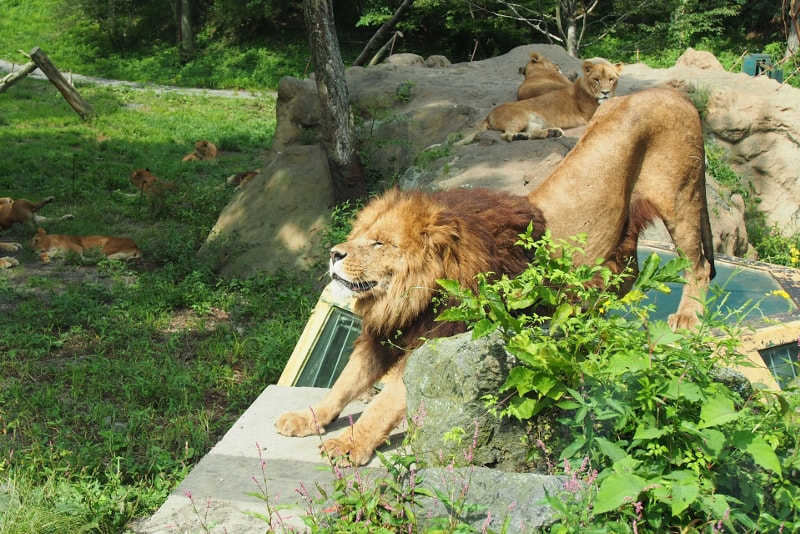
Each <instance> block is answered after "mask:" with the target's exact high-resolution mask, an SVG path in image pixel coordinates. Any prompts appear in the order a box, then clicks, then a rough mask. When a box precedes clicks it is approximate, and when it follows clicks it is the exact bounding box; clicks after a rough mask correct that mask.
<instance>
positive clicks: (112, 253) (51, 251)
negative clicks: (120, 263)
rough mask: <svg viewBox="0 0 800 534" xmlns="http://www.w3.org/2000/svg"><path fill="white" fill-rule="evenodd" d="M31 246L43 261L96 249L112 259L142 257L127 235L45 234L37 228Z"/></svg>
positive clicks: (81, 254) (80, 254)
mask: <svg viewBox="0 0 800 534" xmlns="http://www.w3.org/2000/svg"><path fill="white" fill-rule="evenodd" d="M31 248H33V251H34V252H36V253H38V254H39V257H40V258H41V259H42V261H43V262H44V263H49V262H50V260H51V259H53V258H55V257H65V256H66V255H67V254H69V253H70V252H72V253H74V254H77V255H79V256H81V257H83V254H84V253H85V252H88V251H90V250H98V251H100V252H101V253H102V254H104V255H105V256H107V257H108V258H109V259H112V260H133V259H138V258H141V257H142V251H141V250H139V247H137V246H136V244H135V243H134V242H133V239H131V238H129V237H109V236H105V235H88V236H78V235H67V234H49V235H48V234H47V233H46V232H45V231H44V228H39V230H37V232H36V235H35V236H33V239H32V240H31Z"/></svg>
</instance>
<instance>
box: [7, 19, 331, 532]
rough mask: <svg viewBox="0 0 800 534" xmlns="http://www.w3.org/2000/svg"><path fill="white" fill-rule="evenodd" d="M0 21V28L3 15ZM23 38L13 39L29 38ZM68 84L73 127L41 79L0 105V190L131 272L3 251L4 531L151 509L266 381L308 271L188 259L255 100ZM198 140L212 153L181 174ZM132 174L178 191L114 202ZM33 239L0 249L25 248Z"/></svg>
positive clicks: (285, 345)
mask: <svg viewBox="0 0 800 534" xmlns="http://www.w3.org/2000/svg"><path fill="white" fill-rule="evenodd" d="M34 5H35V4H34ZM18 7H20V11H18V12H17V14H20V13H23V14H24V13H25V12H26V9H25V8H24V6H23V5H22V4H20V6H18ZM29 14H36V13H35V10H31V13H29ZM23 18H24V17H23ZM10 20H11V21H12V22H13V21H14V20H17V21H19V19H14V18H13V17H12V19H10ZM25 20H26V21H27V22H28V23H31V24H33V23H34V22H36V21H37V20H38V19H37V18H35V17H34V18H31V19H25ZM0 21H3V22H0V25H3V26H4V27H3V28H2V29H0V34H4V30H5V25H6V24H7V23H8V21H9V19H4V17H2V16H0ZM29 39H30V40H29V41H26V40H25V39H21V38H20V39H19V42H20V44H19V46H20V47H22V48H25V47H26V46H28V44H32V43H34V42H36V43H37V44H38V43H42V42H43V41H41V40H40V37H30V38H29ZM23 41H24V42H23ZM43 48H44V46H43ZM4 50H5V49H4ZM54 50H55V49H54ZM2 55H5V51H3V52H2V53H0V56H2ZM51 56H52V57H53V59H54V61H56V63H58V62H59V56H58V53H57V52H56V53H51ZM77 88H78V90H79V91H80V93H81V94H82V96H83V97H84V98H85V99H86V100H87V101H88V102H89V103H90V104H91V105H92V106H93V107H94V109H95V111H96V113H97V116H96V118H94V119H93V120H91V121H87V122H84V121H81V120H80V118H79V117H78V115H77V114H76V113H75V112H74V111H73V110H72V109H71V108H70V107H69V105H68V104H67V103H66V101H65V100H64V99H63V98H62V97H61V95H60V93H59V92H58V91H57V90H56V89H55V88H54V87H53V86H52V85H51V84H49V83H47V82H43V81H37V80H34V79H31V78H28V79H26V80H24V81H21V82H19V83H17V84H16V85H15V86H13V87H12V88H10V89H9V90H8V91H6V92H5V93H3V94H0V145H1V146H4V147H6V150H5V151H4V153H3V158H0V196H12V197H16V198H32V199H39V198H43V197H45V196H49V195H54V196H55V197H56V201H55V202H54V203H53V204H51V205H49V206H47V207H46V208H45V209H44V210H43V211H42V214H43V215H45V216H55V215H61V214H63V213H67V212H69V213H72V214H74V215H75V218H74V220H72V221H67V222H63V223H58V224H53V225H48V228H47V229H48V231H49V232H51V233H75V234H94V233H103V234H111V235H128V236H131V237H133V238H134V239H135V240H136V242H137V243H138V244H139V246H140V248H142V250H143V252H144V261H143V262H142V263H141V264H131V265H123V264H120V263H118V262H107V261H99V262H98V260H90V261H86V262H83V261H77V260H71V261H67V262H66V263H65V264H61V263H59V264H56V265H54V266H52V267H47V268H42V267H41V266H40V264H39V261H38V259H37V258H36V257H35V256H34V254H33V253H32V252H31V251H30V250H29V249H28V248H27V246H26V248H25V250H23V251H22V252H20V253H18V254H16V257H18V258H19V259H20V260H21V261H22V262H23V265H22V266H21V267H19V268H16V269H11V270H8V271H4V272H0V310H2V313H0V331H2V332H3V334H2V336H0V377H1V378H0V435H2V438H0V486H2V487H4V488H7V489H8V490H9V492H8V498H7V499H6V498H3V499H0V509H1V510H2V513H0V532H3V533H4V534H7V533H14V532H41V531H44V530H46V529H47V528H50V527H46V525H51V527H52V529H53V530H52V531H57V532H67V531H69V532H76V531H79V530H80V528H91V529H93V530H94V531H97V532H119V531H120V530H122V529H123V527H124V525H125V524H126V523H127V521H129V520H130V519H131V518H133V517H137V516H141V515H145V514H147V513H149V512H151V511H152V510H154V509H155V508H156V507H157V506H159V505H160V503H161V502H163V499H164V498H165V497H166V495H167V494H168V492H169V491H170V490H171V488H172V487H173V486H174V484H176V483H177V482H178V481H180V480H181V478H182V477H183V476H184V474H185V473H186V471H187V469H188V468H190V467H191V465H193V464H194V463H195V462H196V461H197V460H199V459H200V458H201V457H202V456H203V455H204V454H205V452H207V450H208V449H209V448H210V447H211V446H212V445H213V444H214V443H215V442H216V440H217V439H218V438H219V437H220V436H221V434H222V433H224V432H225V431H226V430H227V428H228V427H229V426H230V424H231V423H232V422H233V420H235V418H236V417H238V415H239V414H240V413H241V412H242V411H243V410H244V408H245V407H246V406H247V405H249V403H250V402H251V401H252V400H253V399H254V398H255V396H256V395H258V393H260V391H261V390H262V389H263V388H264V387H265V386H266V385H267V384H269V383H271V382H274V381H275V380H276V379H277V377H278V376H279V373H280V371H281V369H282V368H283V365H284V363H285V361H286V359H287V358H288V355H289V354H290V352H291V349H292V347H293V346H294V343H295V341H296V339H297V336H298V335H299V332H300V330H301V328H302V326H303V325H304V324H305V320H306V317H307V313H308V310H309V307H310V306H311V305H312V304H313V302H314V301H315V298H316V293H315V289H314V288H313V286H312V282H311V281H310V276H304V275H302V274H300V275H298V276H299V277H298V278H295V277H294V276H290V275H276V276H260V277H256V278H254V279H251V280H244V281H232V282H229V281H225V280H220V279H218V278H217V277H216V276H215V275H214V273H213V270H212V269H211V266H209V265H205V264H203V263H202V262H201V261H199V260H197V258H196V256H195V251H196V250H197V249H198V248H199V246H200V245H201V244H202V242H203V240H204V238H205V236H206V235H207V232H208V230H209V229H210V227H211V226H212V225H213V224H214V222H215V221H216V217H217V215H218V214H219V211H220V210H221V209H222V207H224V206H225V204H226V203H227V201H228V199H229V198H230V196H231V195H232V191H231V190H230V189H229V188H226V187H225V186H224V180H225V177H227V176H228V175H230V174H232V173H234V172H238V171H241V170H245V169H250V168H254V167H257V166H260V165H261V164H262V160H263V150H264V149H265V148H267V147H269V145H270V143H271V141H272V135H273V133H274V128H275V124H274V115H275V112H274V111H275V110H274V106H275V102H274V100H273V99H272V98H271V97H263V98H256V99H229V98H213V97H208V96H203V97H187V96H180V95H157V94H154V93H150V92H138V91H132V90H128V89H113V88H103V87H96V86H81V85H79V86H78V87H77ZM200 138H206V139H210V140H212V141H214V142H215V143H217V145H218V146H219V147H220V149H221V151H222V155H221V157H220V158H219V159H218V161H214V162H199V163H182V162H181V161H180V160H181V157H182V156H183V155H184V154H186V153H188V152H190V151H191V150H192V146H193V143H194V141H195V140H197V139H200ZM138 167H149V168H150V169H151V170H152V171H153V172H155V173H156V174H157V175H158V176H160V177H161V178H163V179H166V180H170V181H173V182H176V183H177V184H179V186H180V190H179V192H178V193H177V194H175V195H171V196H169V197H167V198H164V199H161V200H160V201H158V202H150V201H147V200H145V199H142V198H140V197H137V196H135V195H132V193H134V190H133V188H132V187H131V186H130V184H129V183H128V175H129V174H130V172H131V171H132V170H133V169H136V168H138ZM33 232H34V228H27V227H16V228H14V229H13V230H11V231H9V232H4V233H3V236H2V238H3V240H14V241H18V242H20V243H23V244H25V245H27V243H29V242H30V238H31V236H32V234H33ZM65 279H66V280H68V281H69V282H68V283H65V282H64V281H63V280H65ZM4 491H5V490H4Z"/></svg>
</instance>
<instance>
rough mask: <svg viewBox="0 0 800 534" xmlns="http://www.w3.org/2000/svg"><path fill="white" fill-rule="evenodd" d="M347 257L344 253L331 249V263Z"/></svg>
mask: <svg viewBox="0 0 800 534" xmlns="http://www.w3.org/2000/svg"><path fill="white" fill-rule="evenodd" d="M345 256H347V254H346V253H344V252H340V251H338V250H336V249H334V248H332V249H331V263H336V262H337V261H341V260H343V259H344V257H345Z"/></svg>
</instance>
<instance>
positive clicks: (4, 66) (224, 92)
mask: <svg viewBox="0 0 800 534" xmlns="http://www.w3.org/2000/svg"><path fill="white" fill-rule="evenodd" d="M21 67H22V65H20V64H19V63H11V62H9V61H4V60H2V59H0V72H2V73H9V72H12V71H16V70H19V69H20V68H21ZM62 74H64V76H65V77H66V78H67V80H69V81H70V83H72V84H73V85H74V84H75V83H78V84H93V85H105V86H109V87H128V88H131V89H136V90H139V91H153V92H154V93H176V94H183V95H195V96H218V97H223V98H260V97H264V96H271V97H273V98H277V96H278V93H276V92H275V91H262V92H257V93H254V92H252V91H233V90H229V89H197V88H191V87H177V86H174V85H158V84H155V83H144V82H126V81H121V80H109V79H107V78H96V77H93V76H83V75H81V74H72V73H66V72H62ZM28 76H30V77H32V78H36V79H39V80H45V79H47V77H46V76H45V75H44V73H42V72H41V71H40V70H39V69H36V70H34V71H33V72H31V73H30V74H28Z"/></svg>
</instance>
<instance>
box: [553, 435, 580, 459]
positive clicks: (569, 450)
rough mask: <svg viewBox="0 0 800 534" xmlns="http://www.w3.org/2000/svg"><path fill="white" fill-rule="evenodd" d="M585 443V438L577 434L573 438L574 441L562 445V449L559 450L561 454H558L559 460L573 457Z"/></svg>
mask: <svg viewBox="0 0 800 534" xmlns="http://www.w3.org/2000/svg"><path fill="white" fill-rule="evenodd" d="M585 445H586V438H584V437H583V436H578V437H577V438H575V441H573V442H572V443H570V444H569V445H568V446H566V447H564V450H563V451H561V456H559V458H558V459H559V460H564V459H566V458H573V457H574V456H575V454H576V453H577V452H578V451H579V450H581V449H583V447H584V446H585Z"/></svg>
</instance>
